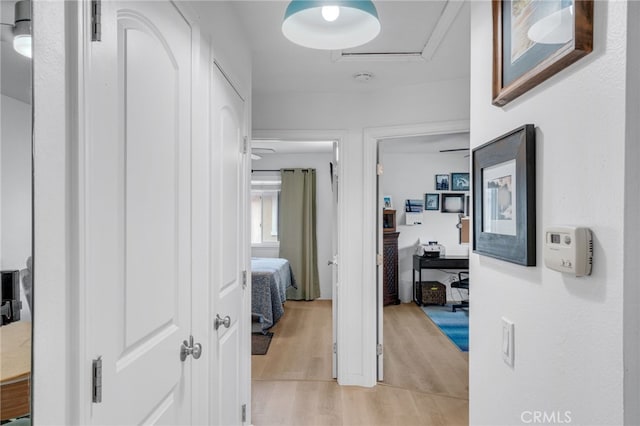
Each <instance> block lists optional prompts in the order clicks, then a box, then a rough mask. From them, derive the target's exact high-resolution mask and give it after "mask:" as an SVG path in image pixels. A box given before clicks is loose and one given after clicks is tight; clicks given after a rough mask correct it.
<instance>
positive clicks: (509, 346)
mask: <svg viewBox="0 0 640 426" xmlns="http://www.w3.org/2000/svg"><path fill="white" fill-rule="evenodd" d="M513 332H514V325H513V322H511V321H509V320H508V319H506V318H505V317H502V359H503V360H504V362H505V364H507V365H508V366H510V367H513V360H514V358H513V349H514V344H513V343H514V340H513V337H514V336H513Z"/></svg>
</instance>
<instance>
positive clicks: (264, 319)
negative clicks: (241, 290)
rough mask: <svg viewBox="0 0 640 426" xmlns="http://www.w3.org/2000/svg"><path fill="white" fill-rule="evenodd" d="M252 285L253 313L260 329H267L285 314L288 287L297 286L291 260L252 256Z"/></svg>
mask: <svg viewBox="0 0 640 426" xmlns="http://www.w3.org/2000/svg"><path fill="white" fill-rule="evenodd" d="M251 287H252V288H251V313H252V316H253V318H254V319H258V322H257V323H258V324H259V330H258V331H265V330H267V329H269V328H271V327H272V326H273V325H274V324H275V323H276V322H278V320H279V319H280V318H281V317H282V315H283V314H284V306H283V304H284V302H285V301H286V300H287V288H289V287H296V282H295V278H294V276H293V272H292V271H291V265H289V261H288V260H287V259H279V258H262V257H254V258H251ZM254 331H255V330H254Z"/></svg>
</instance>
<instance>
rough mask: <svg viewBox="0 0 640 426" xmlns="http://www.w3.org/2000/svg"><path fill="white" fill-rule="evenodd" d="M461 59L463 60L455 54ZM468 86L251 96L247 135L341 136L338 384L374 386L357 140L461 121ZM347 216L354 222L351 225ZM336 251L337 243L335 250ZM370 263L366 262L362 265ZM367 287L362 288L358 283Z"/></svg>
mask: <svg viewBox="0 0 640 426" xmlns="http://www.w3.org/2000/svg"><path fill="white" fill-rule="evenodd" d="M461 54H465V53H464V52H462V53H461ZM468 84H469V82H468V80H450V81H440V82H434V83H432V84H425V85H419V86H410V87H399V88H397V89H394V90H387V91H378V92H373V93H358V94H351V93H315V92H305V93H299V92H292V93H261V92H256V93H254V97H253V105H254V107H253V129H254V133H257V132H258V130H272V131H274V132H275V131H278V130H301V129H303V130H338V129H340V130H344V131H345V138H344V140H342V141H341V143H342V145H341V147H340V149H341V150H340V162H341V163H342V166H341V167H343V170H344V173H343V175H342V176H341V178H340V191H341V193H342V195H341V196H342V200H343V203H344V205H343V206H342V207H341V208H342V209H344V210H345V211H347V212H350V213H349V215H350V216H349V217H350V219H349V220H348V223H347V224H345V226H344V229H343V234H345V235H343V236H341V237H340V239H341V241H343V242H344V244H343V251H342V252H341V253H340V260H339V262H340V266H339V268H338V274H339V281H340V294H339V298H338V317H339V318H341V319H340V324H339V330H338V347H339V348H340V350H339V357H340V362H339V363H338V381H339V383H341V384H344V385H362V386H373V385H375V383H376V378H375V368H376V367H375V362H376V359H375V344H376V336H375V324H376V316H375V309H374V308H373V307H374V306H375V300H376V299H375V290H376V289H375V286H374V285H372V284H371V281H368V280H363V275H364V272H365V271H364V256H365V253H368V251H369V249H370V248H369V247H364V244H363V235H364V232H367V233H370V232H371V230H370V229H367V230H365V229H363V224H362V221H361V220H360V219H359V216H358V214H357V212H359V211H361V210H362V206H363V199H364V194H363V178H364V170H363V161H364V159H363V132H364V130H365V129H367V128H372V127H380V126H397V125H404V124H406V125H411V124H414V123H424V122H440V121H449V120H466V119H468V117H469V86H468ZM351 214H353V220H352V219H351ZM341 244H342V243H341ZM367 260H370V259H367ZM365 281H367V282H365Z"/></svg>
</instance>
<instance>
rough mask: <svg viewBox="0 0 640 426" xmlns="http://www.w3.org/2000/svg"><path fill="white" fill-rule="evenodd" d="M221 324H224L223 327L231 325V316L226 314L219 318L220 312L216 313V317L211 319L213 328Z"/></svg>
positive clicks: (217, 327)
mask: <svg viewBox="0 0 640 426" xmlns="http://www.w3.org/2000/svg"><path fill="white" fill-rule="evenodd" d="M221 325H224V328H229V327H230V326H231V317H230V316H229V315H227V316H226V317H224V318H221V317H220V314H216V319H214V320H213V328H215V329H216V330H217V329H219V328H220V326H221Z"/></svg>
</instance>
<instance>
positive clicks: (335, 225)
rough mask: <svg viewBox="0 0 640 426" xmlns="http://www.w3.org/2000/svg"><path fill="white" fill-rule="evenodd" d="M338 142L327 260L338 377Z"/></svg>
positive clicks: (334, 372) (334, 370)
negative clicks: (329, 249)
mask: <svg viewBox="0 0 640 426" xmlns="http://www.w3.org/2000/svg"><path fill="white" fill-rule="evenodd" d="M338 160H339V153H338V142H333V159H332V161H331V192H332V194H331V195H332V196H331V202H332V208H331V215H332V217H333V230H332V233H333V235H332V236H331V244H332V253H333V259H331V260H330V261H329V263H330V264H331V265H333V268H331V269H332V271H331V280H332V285H333V287H332V288H333V290H332V295H333V297H332V298H331V312H332V313H333V363H332V369H331V371H332V377H333V378H334V379H336V378H338V235H339V233H338V225H339V224H338V179H339V175H338Z"/></svg>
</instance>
